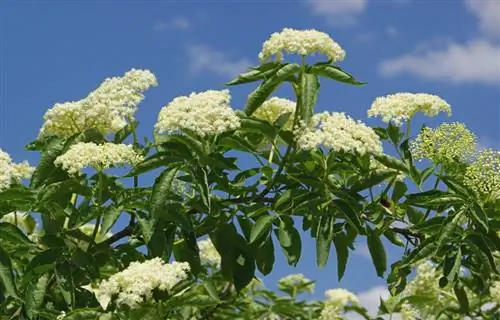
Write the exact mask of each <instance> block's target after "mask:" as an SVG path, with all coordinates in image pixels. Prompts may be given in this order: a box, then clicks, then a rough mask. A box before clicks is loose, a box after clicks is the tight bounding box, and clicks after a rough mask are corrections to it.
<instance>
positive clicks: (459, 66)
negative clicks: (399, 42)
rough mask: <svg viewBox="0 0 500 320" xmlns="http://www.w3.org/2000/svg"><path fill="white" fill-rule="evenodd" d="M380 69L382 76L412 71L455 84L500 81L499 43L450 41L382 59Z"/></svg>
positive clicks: (422, 75)
mask: <svg viewBox="0 0 500 320" xmlns="http://www.w3.org/2000/svg"><path fill="white" fill-rule="evenodd" d="M379 71H380V73H381V74H382V75H383V76H395V75H401V74H413V75H417V76H419V77H421V78H425V79H431V80H442V81H448V82H451V83H454V84H458V83H483V84H500V47H499V46H495V45H493V44H491V43H489V42H487V41H484V40H475V41H471V42H469V43H466V44H457V43H451V44H449V45H448V46H447V47H446V48H444V49H440V50H433V49H430V50H429V49H428V50H426V51H425V52H424V53H410V54H406V55H402V56H400V57H396V58H394V59H391V60H387V61H383V62H382V63H381V65H380V67H379Z"/></svg>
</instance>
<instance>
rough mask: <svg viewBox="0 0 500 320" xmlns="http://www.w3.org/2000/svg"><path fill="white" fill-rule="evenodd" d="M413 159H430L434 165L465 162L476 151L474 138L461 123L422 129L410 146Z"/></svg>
mask: <svg viewBox="0 0 500 320" xmlns="http://www.w3.org/2000/svg"><path fill="white" fill-rule="evenodd" d="M410 150H411V153H412V155H413V157H414V158H415V159H425V158H427V159H431V160H432V161H433V162H434V163H436V164H445V163H450V162H453V161H457V160H458V161H466V160H469V159H470V157H471V156H472V155H473V154H474V152H475V150H476V136H475V135H474V134H473V133H472V132H471V131H470V130H469V129H467V127H466V126H465V125H464V124H463V123H459V122H454V123H443V124H441V125H440V126H439V127H437V128H435V129H431V128H424V129H423V130H422V131H421V132H420V133H419V134H418V136H417V137H416V138H415V140H414V141H413V142H412V143H411V146H410Z"/></svg>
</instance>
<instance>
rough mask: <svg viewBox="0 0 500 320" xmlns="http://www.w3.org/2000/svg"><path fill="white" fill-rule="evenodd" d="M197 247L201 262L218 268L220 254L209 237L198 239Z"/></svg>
mask: <svg viewBox="0 0 500 320" xmlns="http://www.w3.org/2000/svg"><path fill="white" fill-rule="evenodd" d="M198 248H199V249H200V259H201V262H202V263H204V264H208V265H210V266H215V267H216V268H220V264H221V257H220V254H219V252H218V251H217V249H216V248H215V246H214V244H213V243H212V241H210V239H208V240H201V241H198Z"/></svg>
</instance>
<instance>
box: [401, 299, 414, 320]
mask: <svg viewBox="0 0 500 320" xmlns="http://www.w3.org/2000/svg"><path fill="white" fill-rule="evenodd" d="M417 319H418V311H417V310H416V309H415V308H413V307H412V306H411V305H410V304H409V303H407V302H404V303H403V305H402V306H401V320H417Z"/></svg>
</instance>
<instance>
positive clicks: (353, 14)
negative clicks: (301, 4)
mask: <svg viewBox="0 0 500 320" xmlns="http://www.w3.org/2000/svg"><path fill="white" fill-rule="evenodd" d="M306 3H307V5H308V6H309V8H310V9H311V11H312V13H313V14H315V15H318V16H322V17H324V18H325V19H326V21H327V22H328V23H329V24H331V25H335V26H351V25H354V24H356V22H357V18H358V15H359V14H361V13H362V12H363V11H365V9H366V5H367V0H348V1H347V0H338V1H337V0H336V1H333V0H306Z"/></svg>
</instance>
